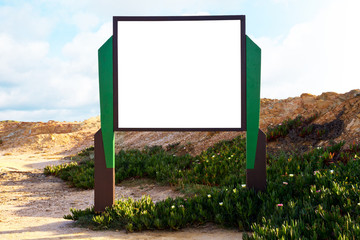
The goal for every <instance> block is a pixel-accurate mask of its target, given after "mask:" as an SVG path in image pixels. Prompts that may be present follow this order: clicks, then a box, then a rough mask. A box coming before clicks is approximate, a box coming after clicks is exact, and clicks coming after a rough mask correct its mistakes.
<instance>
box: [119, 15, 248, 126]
mask: <svg viewBox="0 0 360 240" xmlns="http://www.w3.org/2000/svg"><path fill="white" fill-rule="evenodd" d="M207 20H240V23H241V32H240V34H241V36H240V39H241V46H240V51H241V53H240V57H241V66H240V69H241V75H240V78H241V79H239V81H241V97H240V98H241V99H239V101H241V127H240V128H119V127H118V126H119V124H118V121H119V119H118V114H119V112H118V100H119V98H118V46H117V43H118V39H117V38H118V22H119V21H207ZM245 36H246V35H245V15H230V16H223V15H216V16H121V17H114V18H113V96H114V97H113V112H114V115H113V117H114V121H113V123H114V126H113V127H114V131H246V116H247V115H246V105H247V104H246V45H245V43H246V42H245Z"/></svg>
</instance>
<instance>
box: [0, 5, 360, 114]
mask: <svg viewBox="0 0 360 240" xmlns="http://www.w3.org/2000/svg"><path fill="white" fill-rule="evenodd" d="M359 11H360V1H358V0H316V1H314V0H131V1H130V0H128V1H124V0H117V1H114V0H102V1H95V0H87V1H86V0H76V1H73V0H51V1H46V0H37V1H35V0H34V1H32V0H22V1H21V0H9V1H4V0H2V1H1V0H0V22H1V24H0V120H9V119H12V120H20V121H48V120H58V121H64V120H66V121H74V120H77V121H81V120H84V119H87V118H89V117H92V116H96V115H98V114H99V97H98V76H97V74H98V73H97V49H98V48H99V47H100V46H101V45H102V43H103V42H105V41H106V39H108V38H109V37H110V36H111V35H112V16H115V15H117V16H121V15H155V16H160V15H185V14H211V15H218V14H222V15H227V14H229V15H231V14H236V15H246V21H247V22H246V31H247V34H248V35H249V36H250V37H251V38H252V39H253V40H254V41H255V42H256V43H257V44H258V45H259V46H260V47H261V49H262V88H261V96H262V97H267V98H287V97H295V96H299V95H300V94H301V93H304V92H307V93H311V94H321V93H322V92H325V91H334V92H339V93H343V92H347V91H349V90H352V89H356V88H360V87H359V83H360V79H359V78H360V77H359V74H358V72H357V69H358V68H359V65H360V61H359V55H360V48H359V42H360V30H359V29H360V28H359V27H358V24H359V23H360V17H359V14H358V12H359Z"/></svg>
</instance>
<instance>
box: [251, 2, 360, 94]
mask: <svg viewBox="0 0 360 240" xmlns="http://www.w3.org/2000/svg"><path fill="white" fill-rule="evenodd" d="M359 10H360V8H359V3H358V2H356V0H353V1H352V0H348V1H346V2H345V1H334V2H333V3H332V4H330V5H329V6H328V7H327V8H325V9H323V10H322V11H321V12H320V13H319V14H318V15H317V17H316V18H314V19H313V21H311V22H306V23H302V24H298V25H296V26H294V27H293V28H292V29H291V31H290V32H289V34H288V35H287V36H285V37H278V38H275V39H271V38H266V37H265V38H258V39H253V40H255V42H256V43H257V44H258V45H259V46H260V47H261V48H262V97H269V98H286V97H289V96H296V95H300V94H301V93H303V92H308V93H312V94H320V93H322V92H324V91H335V92H346V91H349V90H351V89H354V88H359V86H360V85H359V82H360V79H359V77H358V76H359V75H358V73H357V67H356V66H357V65H358V64H359V60H358V59H359V57H360V48H359V44H358V43H359V42H360V39H359V36H360V29H359V27H358V26H357V24H358V23H359V22H360V15H358V11H359Z"/></svg>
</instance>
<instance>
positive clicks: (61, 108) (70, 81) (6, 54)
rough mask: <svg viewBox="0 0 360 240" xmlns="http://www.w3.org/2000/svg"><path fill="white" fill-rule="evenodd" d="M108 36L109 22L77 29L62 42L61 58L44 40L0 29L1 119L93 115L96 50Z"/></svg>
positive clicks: (96, 92)
mask: <svg viewBox="0 0 360 240" xmlns="http://www.w3.org/2000/svg"><path fill="white" fill-rule="evenodd" d="M111 35H112V33H111V23H106V24H103V25H102V26H101V27H100V29H98V30H97V31H96V32H81V33H79V34H78V35H76V36H75V37H74V38H73V40H72V41H71V42H69V43H68V44H66V45H65V46H64V47H63V53H64V58H55V57H50V56H49V54H48V50H49V43H48V42H44V41H43V42H38V41H27V42H26V43H22V42H20V41H19V40H17V39H14V38H13V37H11V36H9V35H7V34H0V54H1V58H0V110H1V111H0V112H1V114H0V119H3V120H5V119H10V118H12V119H16V120H29V119H32V120H36V119H34V117H30V116H31V113H32V112H34V116H41V114H43V117H41V118H39V119H46V118H48V117H49V116H50V114H54V115H53V116H52V117H50V118H49V119H59V120H61V119H63V117H64V118H65V119H66V120H70V119H72V120H74V119H76V118H74V117H75V116H77V117H84V116H86V117H91V116H92V115H91V114H93V115H96V114H98V110H95V113H94V109H98V108H99V107H98V69H97V50H98V48H99V47H100V46H101V45H102V44H103V43H104V42H105V41H106V40H107V39H108V38H109V37H110V36H111ZM39 109H41V110H39ZM57 109H58V110H57ZM57 111H58V112H57ZM77 111H79V112H80V113H77ZM84 112H87V114H85V113H84ZM68 113H72V114H73V116H72V117H71V115H70V114H68ZM65 119H63V120H65Z"/></svg>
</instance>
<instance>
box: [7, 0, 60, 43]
mask: <svg viewBox="0 0 360 240" xmlns="http://www.w3.org/2000/svg"><path fill="white" fill-rule="evenodd" d="M0 22H1V24H0V32H6V33H8V34H10V35H11V36H13V37H15V38H18V39H21V40H22V41H24V40H28V39H32V40H34V39H39V38H42V39H43V38H45V37H47V36H48V35H49V34H50V33H51V31H52V28H53V26H54V21H53V20H52V19H51V18H46V17H44V16H41V14H40V12H39V10H38V9H34V7H33V6H31V5H30V4H29V3H25V4H23V5H21V6H16V7H10V6H0Z"/></svg>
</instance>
